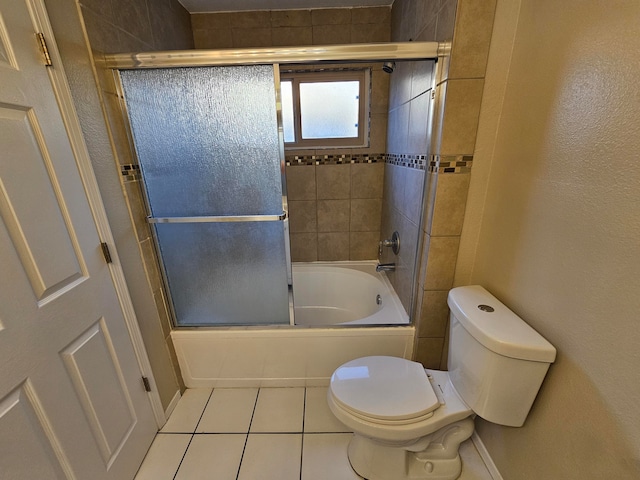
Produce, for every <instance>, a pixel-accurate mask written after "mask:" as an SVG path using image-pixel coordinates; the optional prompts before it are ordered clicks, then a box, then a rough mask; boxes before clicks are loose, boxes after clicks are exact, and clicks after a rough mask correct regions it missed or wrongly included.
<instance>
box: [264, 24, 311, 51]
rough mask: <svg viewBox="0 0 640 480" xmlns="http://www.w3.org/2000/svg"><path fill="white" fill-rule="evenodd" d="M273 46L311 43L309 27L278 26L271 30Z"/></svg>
mask: <svg viewBox="0 0 640 480" xmlns="http://www.w3.org/2000/svg"><path fill="white" fill-rule="evenodd" d="M271 41H272V43H273V46H289V47H294V46H302V45H311V44H312V42H313V35H312V31H311V27H278V28H273V29H272V30H271Z"/></svg>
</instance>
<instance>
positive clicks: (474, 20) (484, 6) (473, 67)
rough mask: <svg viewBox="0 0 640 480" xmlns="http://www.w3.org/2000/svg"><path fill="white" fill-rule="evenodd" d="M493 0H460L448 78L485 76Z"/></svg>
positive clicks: (494, 4)
mask: <svg viewBox="0 0 640 480" xmlns="http://www.w3.org/2000/svg"><path fill="white" fill-rule="evenodd" d="M495 9H496V0H459V1H458V13H457V16H456V29H455V36H454V41H453V46H452V51H451V62H450V65H449V77H448V78H478V77H484V74H485V70H486V67H487V58H488V57H489V43H490V41H491V32H492V30H493V17H494V14H495Z"/></svg>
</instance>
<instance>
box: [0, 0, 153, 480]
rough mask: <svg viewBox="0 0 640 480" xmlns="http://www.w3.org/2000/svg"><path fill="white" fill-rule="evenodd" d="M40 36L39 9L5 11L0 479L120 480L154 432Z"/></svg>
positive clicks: (33, 1)
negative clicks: (40, 43)
mask: <svg viewBox="0 0 640 480" xmlns="http://www.w3.org/2000/svg"><path fill="white" fill-rule="evenodd" d="M46 25H48V24H46V18H45V14H44V7H43V5H42V3H41V1H40V0H0V478H2V479H3V480H9V479H10V480H23V479H24V480H35V479H42V480H44V479H77V480H85V479H91V480H99V479H109V480H127V479H132V478H133V476H134V475H135V472H136V470H137V468H138V465H139V464H140V462H141V461H142V458H143V457H144V454H145V452H146V450H147V448H148V446H149V444H150V443H151V441H152V439H153V435H154V434H155V431H156V425H157V424H156V420H155V418H154V415H153V410H152V407H151V404H150V401H149V398H148V393H147V392H145V391H144V388H143V385H142V381H141V374H140V366H139V363H138V358H137V357H136V352H135V350H134V346H133V342H132V339H131V337H130V333H129V329H128V328H127V323H126V322H125V319H124V316H123V311H122V307H121V304H120V302H119V298H118V295H117V293H116V289H115V286H114V280H113V278H112V275H111V271H110V269H109V267H108V265H107V264H106V262H105V259H104V258H103V255H102V251H101V248H100V243H101V240H100V237H99V233H98V230H99V229H98V224H97V223H96V220H95V219H94V214H93V213H92V209H94V210H95V205H96V203H95V202H93V203H90V202H89V200H88V198H89V197H88V195H89V193H88V192H89V191H90V190H89V189H88V185H89V183H88V181H87V180H86V178H87V177H86V169H85V170H83V168H81V163H79V162H80V159H81V153H82V152H80V153H79V148H78V145H76V144H74V143H73V142H72V141H71V140H70V134H69V133H68V131H69V130H68V128H69V121H68V118H69V117H65V116H63V114H62V113H61V110H60V109H59V105H58V102H61V105H63V103H64V101H65V100H64V98H63V96H62V95H61V93H60V92H61V87H60V84H59V83H56V82H52V78H54V77H55V78H58V77H59V76H60V68H61V66H60V65H55V64H54V65H53V66H51V67H46V66H44V59H43V58H44V55H43V53H42V51H41V50H40V46H39V43H38V39H37V36H36V32H39V31H42V28H43V26H46ZM45 31H48V27H47V28H45ZM47 42H48V43H49V47H50V49H51V47H52V42H54V39H53V38H51V36H50V35H49V38H47ZM52 72H54V73H55V74H54V73H52ZM56 75H57V76H58V77H56ZM63 87H64V85H63ZM66 101H68V98H67V100H66ZM63 111H65V112H66V111H68V110H64V109H63ZM65 118H66V119H67V123H66V124H65V121H64V119H65ZM80 147H82V145H80ZM80 150H81V149H80ZM83 176H84V181H83ZM92 198H93V197H92ZM101 225H102V224H101ZM100 228H104V226H101V227H100ZM101 231H103V230H101Z"/></svg>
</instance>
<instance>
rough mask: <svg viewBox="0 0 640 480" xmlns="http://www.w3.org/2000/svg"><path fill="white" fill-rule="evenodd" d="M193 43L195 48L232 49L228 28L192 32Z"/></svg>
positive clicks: (231, 35)
mask: <svg viewBox="0 0 640 480" xmlns="http://www.w3.org/2000/svg"><path fill="white" fill-rule="evenodd" d="M193 42H194V45H195V48H210V49H216V48H232V47H233V33H232V30H231V29H230V28H221V29H214V30H194V31H193Z"/></svg>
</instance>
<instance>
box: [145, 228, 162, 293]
mask: <svg viewBox="0 0 640 480" xmlns="http://www.w3.org/2000/svg"><path fill="white" fill-rule="evenodd" d="M140 250H141V252H142V259H143V260H144V269H145V271H146V272H147V278H148V280H149V285H150V287H151V291H152V292H153V291H155V290H157V289H158V288H162V280H161V279H160V267H159V266H158V257H157V256H156V249H155V246H154V245H153V239H151V238H147V239H146V240H144V241H142V242H140Z"/></svg>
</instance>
